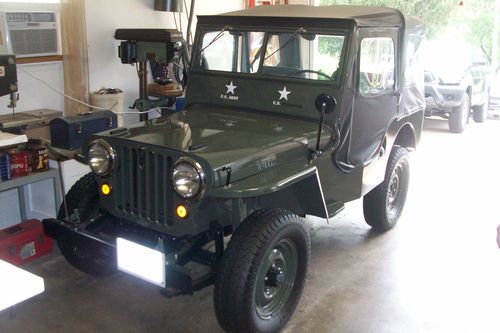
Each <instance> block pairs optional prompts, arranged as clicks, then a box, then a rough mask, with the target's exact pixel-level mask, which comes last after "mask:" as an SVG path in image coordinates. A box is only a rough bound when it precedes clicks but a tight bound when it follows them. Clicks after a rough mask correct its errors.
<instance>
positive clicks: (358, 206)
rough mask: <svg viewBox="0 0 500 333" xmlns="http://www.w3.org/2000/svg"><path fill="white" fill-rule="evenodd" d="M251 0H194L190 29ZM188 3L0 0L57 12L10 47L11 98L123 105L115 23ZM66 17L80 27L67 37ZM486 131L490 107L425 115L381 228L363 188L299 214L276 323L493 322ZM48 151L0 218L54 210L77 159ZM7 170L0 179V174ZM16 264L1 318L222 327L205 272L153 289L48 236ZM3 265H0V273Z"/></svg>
mask: <svg viewBox="0 0 500 333" xmlns="http://www.w3.org/2000/svg"><path fill="white" fill-rule="evenodd" d="M160 2H161V3H163V4H164V5H167V6H169V5H170V4H172V3H177V2H176V1H157V3H160ZM261 2H266V1H240V0H231V1H217V2H216V4H215V3H214V1H210V0H197V1H196V6H195V8H194V17H195V18H194V22H193V28H192V29H193V30H194V29H195V27H196V15H211V14H218V13H224V12H231V11H236V10H241V9H244V8H246V7H247V6H250V5H266V4H265V3H261ZM270 2H272V1H270ZM275 2H276V4H275V5H285V3H286V4H288V5H292V4H305V5H312V4H317V3H318V2H317V1H312V3H309V2H310V1H307V0H287V1H275ZM497 2H498V1H497ZM190 4H191V1H190V0H188V1H187V2H185V3H183V4H181V5H180V6H181V7H184V9H183V11H184V12H183V13H172V12H166V11H164V10H154V6H155V1H152V0H151V1H149V0H129V1H126V2H121V1H117V0H113V1H101V2H96V1H84V0H60V1H59V0H53V1H31V2H30V1H26V2H14V1H12V2H1V3H0V12H40V11H47V12H55V13H57V18H58V24H60V25H61V27H62V26H64V24H67V25H68V27H67V30H66V31H65V32H60V34H61V35H60V36H59V38H60V39H61V40H60V41H59V43H60V46H59V47H60V48H59V49H58V52H57V54H55V55H49V56H44V57H43V58H39V57H18V63H17V67H18V70H17V80H18V83H19V100H18V101H16V102H17V106H16V109H15V112H16V113H18V112H19V113H22V112H26V111H32V110H50V111H54V110H55V112H60V113H56V114H54V115H55V116H56V117H59V116H61V115H64V116H75V115H78V114H79V113H82V112H85V110H86V109H85V108H84V107H82V106H80V105H78V104H76V103H75V102H74V101H71V100H69V99H67V98H64V97H62V96H60V95H59V94H57V93H56V92H54V87H55V89H56V90H59V91H64V92H65V93H66V94H68V95H70V96H73V97H75V98H77V99H82V100H86V101H89V92H93V91H98V90H99V89H101V88H102V87H108V88H118V89H120V90H121V91H123V100H122V101H121V103H122V104H123V105H122V107H123V109H124V110H125V109H127V108H128V106H129V105H132V104H133V103H134V101H135V100H136V98H137V96H138V95H139V89H138V83H139V81H138V77H137V72H136V68H134V67H132V66H126V65H124V64H122V63H120V59H119V58H118V54H117V47H118V44H119V41H117V40H116V39H115V38H114V34H115V30H116V29H120V28H156V29H176V28H177V29H179V27H180V29H179V30H182V31H183V32H186V31H187V29H188V20H187V19H186V16H185V12H189V6H190ZM183 5H184V6H183ZM164 9H165V8H164ZM497 9H498V8H497ZM63 15H67V16H66V21H65V19H64V18H63ZM68 17H70V18H71V19H70V20H68ZM69 22H71V23H72V24H69ZM70 25H71V27H69V26H70ZM68 31H70V33H71V34H76V36H79V37H80V38H83V40H82V39H78V38H71V36H70V35H68ZM193 35H194V32H193ZM0 50H2V49H0ZM1 53H3V52H0V55H1ZM37 58H38V59H37ZM47 83H48V84H49V85H50V86H51V88H49V87H48V85H47ZM188 84H189V83H188ZM285 88H286V87H285ZM228 89H229V88H228ZM285 90H286V89H285ZM10 103H11V100H10V96H3V97H0V117H1V116H5V115H10V114H11V113H12V109H11V108H8V107H7V105H8V104H10ZM112 106H113V107H114V106H115V105H114V104H112ZM107 107H109V105H108V106H107ZM134 112H135V111H132V110H131V112H130V113H127V114H124V115H119V116H118V118H117V121H118V123H119V124H124V125H129V124H133V123H135V122H137V121H139V115H138V114H134ZM61 113H62V114H61ZM52 116H53V115H51V117H52ZM119 126H121V125H119ZM47 127H48V125H47V122H46V123H45V124H44V125H43V126H42V125H40V126H37V128H35V129H34V130H32V131H31V132H30V134H29V135H28V136H30V135H34V136H37V135H38V136H39V135H41V136H43V135H46V132H45V131H46V128H47ZM0 130H1V131H2V132H4V128H1V129H0ZM33 133H34V134H33ZM40 133H42V134H40ZM496 138H498V139H499V140H500V121H499V120H498V119H497V118H494V117H491V118H490V119H488V120H487V121H486V122H484V123H476V122H474V121H472V119H471V120H470V122H469V123H468V124H467V128H466V130H465V131H464V132H463V133H460V134H455V133H450V131H449V129H448V125H447V121H444V120H442V119H436V118H426V119H425V121H424V125H423V130H422V137H421V142H420V144H419V146H418V148H417V149H416V151H415V152H411V154H410V160H411V184H410V190H409V192H408V197H407V201H406V205H405V208H404V212H403V215H402V216H401V218H400V220H399V222H398V224H397V225H396V226H395V227H394V228H393V229H392V230H390V231H389V232H387V233H382V234H380V233H377V232H375V231H373V230H372V229H371V228H370V226H368V225H366V223H365V222H364V217H363V207H362V206H363V204H362V199H359V200H355V201H352V202H349V203H347V204H346V208H345V209H344V210H343V211H342V212H341V213H340V214H339V215H337V216H335V217H334V218H332V219H330V220H329V222H327V221H325V220H323V219H320V218H317V217H313V216H307V217H306V225H307V227H308V228H309V230H310V234H311V260H310V265H309V275H308V278H307V283H306V285H305V289H304V291H303V294H302V297H301V298H300V301H299V303H298V306H297V308H296V310H295V312H294V314H293V316H292V317H291V319H290V321H289V322H288V324H287V325H286V326H285V328H284V330H283V331H284V332H498V331H499V330H500V323H499V321H498V306H497V303H498V298H499V297H500V284H499V281H500V265H499V263H500V261H499V259H500V250H499V246H500V244H498V245H497V241H496V237H497V231H496V229H497V226H499V225H500V214H499V213H500V212H499V208H498V207H499V205H498V189H499V188H500V178H499V176H498V166H499V165H500V153H499V151H498V149H497V148H495V147H497V141H496ZM49 165H50V170H55V171H54V172H53V174H51V175H50V177H49V176H47V177H46V178H43V179H41V178H33V179H34V180H33V181H32V182H29V181H26V182H24V183H23V185H19V186H13V187H12V188H10V189H7V190H3V191H2V192H0V216H1V217H0V231H1V230H5V229H8V228H12V227H13V226H15V225H17V224H18V223H20V222H21V221H22V220H28V219H36V220H40V221H41V220H43V219H45V218H55V217H56V216H57V213H58V210H59V208H57V207H58V206H59V205H60V204H61V201H62V196H61V185H62V186H63V188H64V191H65V192H67V191H68V190H69V189H70V187H71V186H72V184H74V183H75V182H76V181H77V180H78V179H79V178H80V177H82V176H83V175H85V174H87V173H88V172H89V170H90V169H89V167H88V166H87V165H84V164H81V163H80V162H78V161H76V160H74V159H68V160H65V161H64V162H61V161H59V162H58V161H57V160H56V159H52V158H51V160H50V162H49ZM31 176H33V174H32V175H27V176H25V177H31ZM15 179H16V178H13V180H9V181H15ZM19 179H20V178H19ZM19 179H18V180H19ZM27 179H28V178H26V180H27ZM9 181H3V182H0V185H5V188H8V182H9ZM2 189H4V187H2ZM0 253H1V252H0ZM2 259H3V258H2V257H0V260H2ZM20 268H21V269H23V270H25V271H28V272H30V273H33V274H35V275H36V276H38V277H41V278H43V281H44V291H43V292H42V293H40V294H38V295H36V296H34V297H32V298H29V299H27V300H25V301H23V302H21V303H19V304H16V305H15V306H12V307H8V308H6V309H4V310H0V332H66V331H72V332H102V331H111V332H223V330H222V328H221V327H220V326H219V324H218V322H217V318H216V316H215V314H214V305H213V299H212V294H213V289H214V288H213V287H212V286H209V287H207V288H204V289H202V290H200V291H196V292H195V293H194V294H193V295H192V296H190V295H184V296H177V297H173V298H166V297H165V296H164V295H162V293H161V292H160V290H159V289H160V288H158V287H157V286H154V285H152V284H150V283H148V282H146V281H143V280H141V279H138V278H135V277H133V276H131V275H128V274H126V273H123V272H119V273H117V274H115V275H113V276H109V277H95V276H91V275H87V274H85V273H83V272H80V271H78V270H76V269H75V268H74V267H72V266H71V265H70V264H69V263H68V262H67V261H66V260H65V259H64V258H63V256H62V255H61V253H60V251H59V249H58V248H57V245H56V244H55V243H54V247H53V249H51V250H50V253H47V254H46V255H44V256H41V257H40V258H37V259H35V260H33V261H30V262H28V263H24V264H21V265H20ZM3 274H4V273H2V272H1V271H0V281H2V275H3ZM5 274H6V273H5ZM4 281H6V280H4ZM3 287H4V289H1V286H0V290H8V288H10V287H9V286H3ZM0 298H2V295H1V294H0Z"/></svg>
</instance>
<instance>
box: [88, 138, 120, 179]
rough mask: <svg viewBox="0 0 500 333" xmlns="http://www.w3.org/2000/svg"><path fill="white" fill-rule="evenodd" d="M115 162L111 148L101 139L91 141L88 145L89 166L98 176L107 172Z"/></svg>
mask: <svg viewBox="0 0 500 333" xmlns="http://www.w3.org/2000/svg"><path fill="white" fill-rule="evenodd" d="M114 164H115V152H114V150H113V148H112V147H111V146H110V145H109V143H107V142H106V141H104V140H102V139H97V140H95V141H93V142H92V143H91V144H90V146H89V166H90V169H92V171H93V172H94V173H96V174H97V175H99V176H105V175H107V174H109V173H110V172H111V171H112V170H113V167H114Z"/></svg>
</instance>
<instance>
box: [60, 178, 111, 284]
mask: <svg viewBox="0 0 500 333" xmlns="http://www.w3.org/2000/svg"><path fill="white" fill-rule="evenodd" d="M66 206H67V209H68V215H71V214H74V213H76V214H78V217H79V219H80V220H81V221H82V222H85V221H88V220H90V219H91V218H92V217H94V216H95V215H96V214H97V213H98V211H99V192H98V185H97V181H96V180H95V177H94V175H93V174H91V173H89V174H87V175H85V176H83V177H82V178H80V179H79V180H78V181H77V182H76V183H75V185H73V187H71V189H70V190H69V191H68V194H66ZM57 217H58V218H59V219H62V218H65V217H66V210H65V208H64V204H63V205H61V208H60V209H59V213H58V215H57ZM57 245H58V246H59V249H60V250H61V254H62V255H63V256H64V258H65V259H66V260H67V261H68V262H69V263H70V264H71V265H72V266H74V267H75V268H77V269H78V270H80V271H82V272H84V273H87V274H91V275H97V276H106V275H112V274H114V273H115V272H117V268H116V254H115V252H114V251H113V249H112V248H110V247H109V246H106V245H104V244H102V243H100V242H98V241H95V240H92V239H90V238H86V237H83V236H80V235H78V234H75V233H71V232H69V233H64V234H62V235H60V236H59V238H58V239H57Z"/></svg>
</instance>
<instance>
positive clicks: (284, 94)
mask: <svg viewBox="0 0 500 333" xmlns="http://www.w3.org/2000/svg"><path fill="white" fill-rule="evenodd" d="M278 93H279V94H280V99H279V100H280V101H281V100H282V99H283V98H284V99H285V100H287V101H288V95H290V94H291V93H292V92H291V91H287V90H286V86H285V87H284V88H283V90H278Z"/></svg>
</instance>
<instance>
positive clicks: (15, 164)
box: [10, 151, 28, 178]
mask: <svg viewBox="0 0 500 333" xmlns="http://www.w3.org/2000/svg"><path fill="white" fill-rule="evenodd" d="M10 168H11V170H12V178H16V177H22V176H27V175H28V154H27V153H26V152H24V151H22V152H11V153H10Z"/></svg>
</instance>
